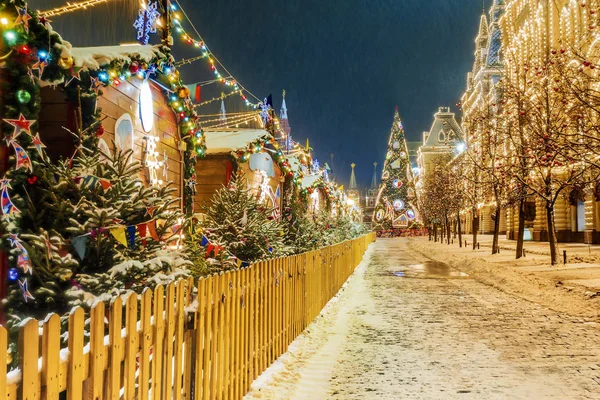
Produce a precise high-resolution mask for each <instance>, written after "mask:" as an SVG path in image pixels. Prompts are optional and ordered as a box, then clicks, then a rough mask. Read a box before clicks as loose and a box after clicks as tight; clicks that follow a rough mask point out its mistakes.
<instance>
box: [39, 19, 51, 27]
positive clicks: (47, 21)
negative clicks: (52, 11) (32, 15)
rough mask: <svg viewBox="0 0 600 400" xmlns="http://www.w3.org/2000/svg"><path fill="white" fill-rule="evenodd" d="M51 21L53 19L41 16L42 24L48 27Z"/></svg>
mask: <svg viewBox="0 0 600 400" xmlns="http://www.w3.org/2000/svg"><path fill="white" fill-rule="evenodd" d="M50 22H52V20H51V19H48V18H46V17H40V24H42V25H44V26H45V27H48V25H49V24H50Z"/></svg>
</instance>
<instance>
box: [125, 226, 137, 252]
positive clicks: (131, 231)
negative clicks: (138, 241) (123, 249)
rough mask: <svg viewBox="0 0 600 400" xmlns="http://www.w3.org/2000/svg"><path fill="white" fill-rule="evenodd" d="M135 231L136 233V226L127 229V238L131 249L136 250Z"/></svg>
mask: <svg viewBox="0 0 600 400" xmlns="http://www.w3.org/2000/svg"><path fill="white" fill-rule="evenodd" d="M135 231H136V226H135V225H130V226H128V227H127V236H128V239H129V248H131V249H133V248H135Z"/></svg>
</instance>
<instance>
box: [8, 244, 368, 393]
mask: <svg viewBox="0 0 600 400" xmlns="http://www.w3.org/2000/svg"><path fill="white" fill-rule="evenodd" d="M374 240H375V235H374V234H368V235H366V236H363V237H360V238H358V239H354V240H352V241H346V242H343V243H340V244H337V245H334V246H330V247H326V248H323V249H320V250H315V251H311V252H308V253H304V254H300V255H296V256H292V257H285V258H279V259H274V260H269V261H264V262H259V263H256V264H253V265H251V266H249V267H248V268H244V269H240V270H235V271H229V272H225V273H220V274H219V275H213V276H210V277H207V278H201V279H199V280H198V281H197V282H194V280H193V279H191V278H190V279H188V280H181V281H178V282H174V283H172V284H170V285H168V286H166V287H163V286H158V287H156V288H155V289H154V291H151V290H146V291H144V292H143V294H142V295H141V296H139V298H138V296H128V297H127V298H126V299H125V300H122V299H121V298H115V299H114V300H113V301H112V302H111V304H110V307H109V308H108V310H105V306H104V304H103V303H97V304H96V305H95V306H94V307H93V308H92V310H91V313H90V315H89V316H86V315H84V311H83V309H81V308H76V309H74V310H73V311H72V312H71V314H70V316H69V326H68V347H67V348H63V349H61V346H60V336H61V329H60V318H59V316H58V315H56V314H51V315H49V316H48V317H47V318H46V319H45V320H44V321H43V323H42V324H40V323H39V322H38V321H37V320H34V319H30V320H28V321H27V322H26V323H24V324H23V326H22V327H21V329H20V331H19V342H18V362H19V369H18V370H14V371H11V372H8V374H7V371H6V367H7V362H8V360H7V352H6V351H4V350H5V349H6V348H7V334H6V330H5V329H4V328H3V327H2V326H0V399H17V398H19V399H28V400H31V399H59V398H65V397H66V399H69V400H70V399H120V398H123V399H157V400H158V399H169V398H172V399H211V400H212V399H218V400H220V399H240V398H242V396H243V395H244V394H245V393H246V392H247V391H248V389H249V387H250V384H251V383H252V381H253V380H254V379H256V378H257V377H258V376H259V375H260V374H261V373H262V372H263V371H264V370H265V369H266V368H267V367H268V366H269V365H270V364H271V363H272V362H273V361H275V360H276V359H277V358H278V357H279V356H280V355H281V354H282V353H284V352H285V351H286V349H287V346H288V345H289V344H290V343H291V342H292V340H294V339H295V338H296V337H297V336H298V335H299V334H300V333H301V332H302V331H303V330H304V328H306V326H307V325H308V324H310V322H311V321H312V320H313V319H314V318H315V317H316V316H317V315H319V313H320V311H321V310H322V308H323V307H324V306H325V304H327V302H328V301H329V300H330V299H331V298H332V297H333V296H334V295H335V294H336V293H337V292H338V291H339V289H340V288H341V286H342V285H343V284H344V282H345V281H346V280H347V279H348V277H349V276H350V274H352V272H353V271H354V269H355V268H356V266H357V265H358V263H359V262H360V261H361V259H362V256H363V253H364V252H365V250H366V248H367V246H368V245H369V243H371V242H373V241H374ZM86 318H89V321H86ZM88 322H89V324H88ZM86 330H87V331H88V332H89V337H84V336H85V335H84V331H86ZM88 339H89V340H88ZM86 343H87V344H86ZM65 395H66V396H65ZM63 396H65V397H63Z"/></svg>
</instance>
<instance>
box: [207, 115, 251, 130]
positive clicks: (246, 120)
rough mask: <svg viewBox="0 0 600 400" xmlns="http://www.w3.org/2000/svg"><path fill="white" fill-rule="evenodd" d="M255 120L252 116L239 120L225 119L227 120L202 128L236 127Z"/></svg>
mask: <svg viewBox="0 0 600 400" xmlns="http://www.w3.org/2000/svg"><path fill="white" fill-rule="evenodd" d="M254 120H256V117H254V118H248V119H244V120H239V121H227V122H222V123H220V124H215V125H208V126H205V127H204V128H206V129H211V130H217V129H229V128H231V127H232V126H235V127H238V126H240V125H241V124H245V125H248V123H249V122H251V121H254Z"/></svg>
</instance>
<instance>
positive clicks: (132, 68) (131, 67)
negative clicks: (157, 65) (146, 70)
mask: <svg viewBox="0 0 600 400" xmlns="http://www.w3.org/2000/svg"><path fill="white" fill-rule="evenodd" d="M129 72H131V73H132V74H137V73H138V72H140V66H139V65H138V63H136V62H134V63H131V65H129Z"/></svg>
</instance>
